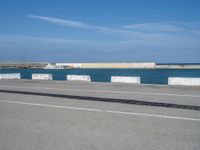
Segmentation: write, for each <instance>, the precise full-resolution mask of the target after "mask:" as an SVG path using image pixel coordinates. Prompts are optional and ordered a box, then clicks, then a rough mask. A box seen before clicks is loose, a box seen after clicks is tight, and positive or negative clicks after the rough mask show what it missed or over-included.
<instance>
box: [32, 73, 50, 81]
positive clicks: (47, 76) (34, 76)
mask: <svg viewBox="0 0 200 150" xmlns="http://www.w3.org/2000/svg"><path fill="white" fill-rule="evenodd" d="M32 80H52V74H32Z"/></svg>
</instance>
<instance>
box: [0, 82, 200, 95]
mask: <svg viewBox="0 0 200 150" xmlns="http://www.w3.org/2000/svg"><path fill="white" fill-rule="evenodd" d="M0 87H14V88H21V89H36V90H38V89H44V90H45V89H46V90H58V91H79V92H94V93H112V94H136V95H152V96H176V97H193V98H199V97H200V95H186V94H172V93H142V92H126V91H102V90H82V89H61V88H47V87H22V86H13V85H0Z"/></svg>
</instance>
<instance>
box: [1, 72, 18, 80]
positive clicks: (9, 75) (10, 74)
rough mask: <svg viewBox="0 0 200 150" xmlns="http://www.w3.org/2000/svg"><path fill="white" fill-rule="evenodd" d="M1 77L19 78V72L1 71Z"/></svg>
mask: <svg viewBox="0 0 200 150" xmlns="http://www.w3.org/2000/svg"><path fill="white" fill-rule="evenodd" d="M2 79H21V75H20V73H3V74H0V80H2Z"/></svg>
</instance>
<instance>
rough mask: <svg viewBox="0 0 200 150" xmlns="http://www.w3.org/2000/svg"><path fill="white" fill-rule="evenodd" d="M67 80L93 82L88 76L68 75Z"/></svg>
mask: <svg viewBox="0 0 200 150" xmlns="http://www.w3.org/2000/svg"><path fill="white" fill-rule="evenodd" d="M67 80H70V81H87V82H91V78H90V76H88V75H67Z"/></svg>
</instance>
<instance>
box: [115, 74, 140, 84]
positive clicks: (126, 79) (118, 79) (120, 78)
mask: <svg viewBox="0 0 200 150" xmlns="http://www.w3.org/2000/svg"><path fill="white" fill-rule="evenodd" d="M111 82H118V83H135V84H140V77H132V76H112V77H111Z"/></svg>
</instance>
